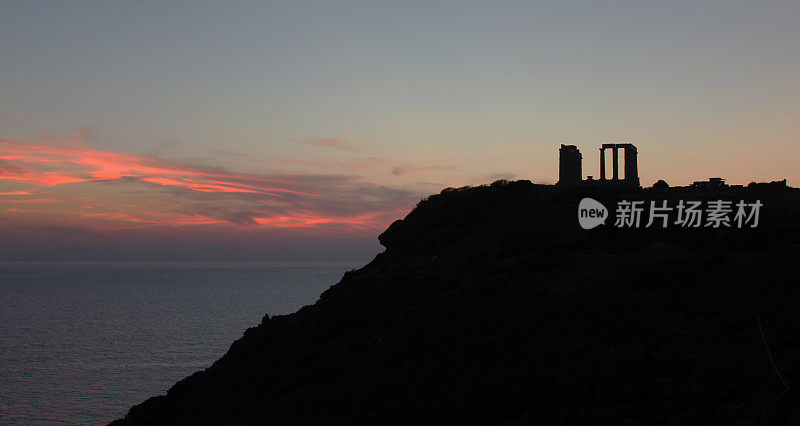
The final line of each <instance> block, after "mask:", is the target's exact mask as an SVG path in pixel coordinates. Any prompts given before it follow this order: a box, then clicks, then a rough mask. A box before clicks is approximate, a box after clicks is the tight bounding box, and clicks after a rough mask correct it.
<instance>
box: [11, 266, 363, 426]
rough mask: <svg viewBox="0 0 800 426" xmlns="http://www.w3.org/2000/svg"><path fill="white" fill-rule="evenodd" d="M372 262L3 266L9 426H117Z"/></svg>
mask: <svg viewBox="0 0 800 426" xmlns="http://www.w3.org/2000/svg"><path fill="white" fill-rule="evenodd" d="M361 264H363V262H361V263H359V262H221V263H220V262H102V263H93V262H0V425H16V424H21V425H23V424H24V425H31V424H69V425H95V424H107V423H108V422H110V421H112V420H114V419H117V418H121V417H123V416H124V415H125V413H126V412H127V411H128V409H129V408H130V407H131V406H133V405H134V404H137V403H140V402H142V401H144V400H145V399H147V398H149V397H151V396H155V395H159V394H164V393H165V392H166V391H167V389H169V388H170V386H172V385H173V384H174V383H175V382H176V381H178V380H180V379H182V378H184V377H186V376H188V375H190V374H192V373H193V372H195V371H199V370H203V369H205V368H206V367H209V366H210V365H211V364H212V363H213V362H214V361H215V360H217V359H218V358H220V357H221V356H222V355H223V354H224V353H225V352H226V351H227V349H228V348H229V347H230V345H231V343H233V341H234V340H236V339H237V338H239V337H241V336H242V333H243V332H244V331H245V330H246V329H247V328H248V327H252V326H256V325H258V324H259V323H260V322H261V319H262V317H263V316H264V314H266V313H268V314H269V315H270V316H272V315H280V314H288V313H291V312H295V311H296V310H297V309H299V308H300V307H302V306H304V305H308V304H312V303H314V302H315V301H316V300H317V299H318V298H319V296H320V294H321V293H322V292H323V291H325V290H326V289H327V288H328V287H330V286H331V285H333V284H335V283H337V282H338V281H339V279H340V278H341V277H342V275H343V273H344V272H345V271H347V270H349V269H353V268H356V267H359V266H361Z"/></svg>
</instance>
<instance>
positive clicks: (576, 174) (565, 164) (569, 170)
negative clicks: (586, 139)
mask: <svg viewBox="0 0 800 426" xmlns="http://www.w3.org/2000/svg"><path fill="white" fill-rule="evenodd" d="M607 149H610V150H611V179H607V178H606V150H607ZM620 149H622V150H623V151H625V152H624V155H625V157H624V158H625V170H624V176H623V177H622V178H620V174H619V150H620ZM637 156H638V151H637V150H636V146H634V145H633V144H631V143H604V144H603V145H602V146H601V147H600V179H598V180H594V179H592V177H591V176H589V178H588V179H587V180H583V172H582V161H583V156H582V155H581V152H580V150H579V149H578V147H576V146H575V145H564V144H561V148H560V149H559V150H558V184H559V185H577V184H581V183H588V182H592V183H594V184H598V183H599V184H603V183H607V184H620V185H631V186H637V187H638V186H639V165H638V161H637Z"/></svg>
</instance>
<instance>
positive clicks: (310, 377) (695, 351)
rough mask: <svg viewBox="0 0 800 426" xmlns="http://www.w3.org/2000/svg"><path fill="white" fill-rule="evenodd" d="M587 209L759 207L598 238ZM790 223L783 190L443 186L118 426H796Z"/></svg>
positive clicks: (790, 194) (792, 198) (790, 193)
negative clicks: (310, 294)
mask: <svg viewBox="0 0 800 426" xmlns="http://www.w3.org/2000/svg"><path fill="white" fill-rule="evenodd" d="M587 196H588V197H592V198H594V199H596V200H599V201H600V202H602V203H603V204H604V205H606V206H609V210H613V206H614V204H615V202H616V201H618V200H623V199H628V200H630V199H639V200H644V201H649V200H668V201H670V202H677V200H679V199H687V198H688V199H697V200H715V199H718V198H725V199H727V198H730V199H734V200H739V199H744V200H748V201H751V200H756V199H758V200H760V201H761V202H762V203H763V205H764V207H763V209H762V211H761V223H760V224H759V226H758V227H757V228H742V229H734V228H701V229H682V228H666V229H662V228H657V227H651V228H640V229H621V228H615V227H613V226H611V225H610V222H609V223H608V224H606V225H605V226H600V227H598V228H595V229H592V230H589V231H586V230H583V229H581V228H580V227H579V226H578V223H577V219H576V216H577V215H576V211H577V210H576V209H577V205H578V202H579V201H580V200H581V199H582V198H584V197H587ZM798 219H800V191H798V190H796V189H794V188H788V187H785V186H784V187H783V188H782V189H781V188H773V187H769V188H764V189H761V188H758V187H753V188H722V189H718V190H716V191H715V190H710V189H704V190H700V189H693V188H669V187H668V186H665V185H661V186H659V187H658V188H654V189H639V188H633V187H626V186H613V185H612V186H548V185H534V184H531V183H530V182H528V181H517V182H505V181H499V182H495V183H494V184H492V185H488V186H482V187H475V188H460V189H446V190H444V191H442V192H441V193H440V194H437V195H433V196H431V197H429V198H428V199H426V200H424V201H421V202H420V203H419V205H418V206H417V207H416V209H414V210H413V211H412V212H411V213H410V214H409V215H408V216H407V217H406V218H404V219H403V220H398V221H396V222H395V223H393V224H392V225H391V226H390V227H389V228H388V229H387V230H386V231H385V232H384V233H383V234H381V235H380V242H381V244H383V245H384V246H385V247H386V251H385V252H384V253H381V254H378V255H377V256H376V257H375V259H374V260H373V261H372V262H370V263H369V264H368V265H366V266H364V267H363V268H361V269H358V270H355V271H351V272H348V273H346V274H345V275H344V276H343V277H342V279H341V281H340V282H339V283H337V284H336V285H334V286H332V287H331V288H330V289H329V290H327V291H326V292H325V293H323V294H322V296H321V298H320V300H319V301H318V302H317V303H316V304H314V305H312V306H306V307H304V308H302V309H301V310H300V311H298V312H297V313H295V314H291V315H285V316H276V317H272V318H270V317H269V316H265V317H264V321H263V322H262V323H261V324H260V325H258V326H257V327H253V328H250V329H248V330H247V331H246V332H245V333H244V336H243V337H242V338H240V339H239V340H237V341H236V342H235V343H233V345H231V348H230V350H229V351H228V353H227V354H225V356H223V357H222V358H221V359H220V360H218V361H217V362H215V363H214V365H213V366H211V367H210V368H208V369H206V370H205V371H200V372H197V373H195V374H194V375H192V376H190V377H188V378H186V379H184V380H182V381H180V382H178V383H177V384H175V386H173V387H172V388H171V389H170V390H169V392H168V393H167V395H164V396H157V397H154V398H151V399H149V400H147V401H145V402H143V403H142V404H140V405H137V406H135V407H133V408H132V409H131V410H130V412H129V413H128V415H127V416H126V417H125V419H121V420H119V421H117V422H115V424H117V425H139V424H142V425H143V424H148V425H150V424H164V425H166V424H170V425H173V424H349V423H357V424H365V423H366V424H376V423H378V424H380V423H390V424H409V423H448V424H463V423H468V424H474V423H486V424H488V423H491V424H495V423H522V424H556V425H558V424H563V425H571V424H599V425H642V424H656V425H657V424H665V425H666V424H669V425H710V424H720V425H721V424H726V425H728V424H742V425H743V424H746V423H747V422H748V421H751V420H753V419H755V420H754V421H755V422H756V423H751V424H764V423H766V424H798V423H800V415H799V410H797V409H796V408H795V407H798V406H800V398H798V395H800V394H798V392H797V389H800V363H799V362H798V359H800V338H799V337H798V336H800V310H799V309H798V306H800V287H798V284H799V283H800V262H798V261H797V259H798V258H800V223H798ZM767 349H769V351H768V350H767ZM784 382H785V383H786V384H788V386H791V388H790V389H789V390H788V391H786V387H785V385H784V384H783V383H784Z"/></svg>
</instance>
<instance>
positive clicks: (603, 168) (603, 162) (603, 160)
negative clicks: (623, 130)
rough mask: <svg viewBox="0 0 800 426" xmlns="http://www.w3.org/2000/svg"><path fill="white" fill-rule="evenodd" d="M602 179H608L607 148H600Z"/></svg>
mask: <svg viewBox="0 0 800 426" xmlns="http://www.w3.org/2000/svg"><path fill="white" fill-rule="evenodd" d="M600 180H606V149H605V148H600Z"/></svg>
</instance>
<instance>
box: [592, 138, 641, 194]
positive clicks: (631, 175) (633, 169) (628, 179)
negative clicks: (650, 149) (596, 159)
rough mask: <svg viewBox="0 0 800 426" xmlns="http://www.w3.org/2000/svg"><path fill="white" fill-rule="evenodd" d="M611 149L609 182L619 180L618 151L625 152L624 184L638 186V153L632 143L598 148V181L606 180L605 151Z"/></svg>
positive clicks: (613, 144) (606, 145) (607, 144)
mask: <svg viewBox="0 0 800 426" xmlns="http://www.w3.org/2000/svg"><path fill="white" fill-rule="evenodd" d="M607 149H611V155H612V157H611V171H612V175H611V180H612V181H618V180H620V178H619V150H620V149H623V150H625V177H624V179H622V180H623V181H624V182H625V183H628V184H631V185H634V186H639V165H638V162H637V159H636V157H637V155H638V151H637V150H636V147H635V146H634V145H633V144H632V143H604V144H603V145H602V146H601V147H600V180H601V181H605V180H606V150H607Z"/></svg>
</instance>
